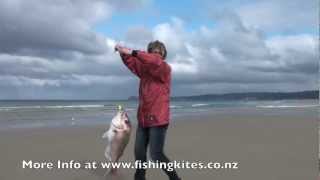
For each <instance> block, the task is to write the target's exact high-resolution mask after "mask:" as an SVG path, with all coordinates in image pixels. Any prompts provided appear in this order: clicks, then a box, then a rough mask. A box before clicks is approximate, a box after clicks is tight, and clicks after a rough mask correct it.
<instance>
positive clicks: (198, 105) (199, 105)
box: [191, 103, 209, 107]
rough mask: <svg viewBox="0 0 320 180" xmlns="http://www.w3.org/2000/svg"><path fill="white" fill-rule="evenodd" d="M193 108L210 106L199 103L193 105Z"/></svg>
mask: <svg viewBox="0 0 320 180" xmlns="http://www.w3.org/2000/svg"><path fill="white" fill-rule="evenodd" d="M191 106H192V107H201V106H209V104H201V103H199V104H192V105H191Z"/></svg>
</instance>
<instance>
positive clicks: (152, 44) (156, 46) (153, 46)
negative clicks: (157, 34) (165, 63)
mask: <svg viewBox="0 0 320 180" xmlns="http://www.w3.org/2000/svg"><path fill="white" fill-rule="evenodd" d="M154 49H159V50H160V52H161V56H162V58H163V59H166V57H167V49H166V46H165V45H164V44H163V43H162V42H160V41H158V40H155V41H151V42H150V43H149V44H148V53H151V52H152V51H153V50H154Z"/></svg>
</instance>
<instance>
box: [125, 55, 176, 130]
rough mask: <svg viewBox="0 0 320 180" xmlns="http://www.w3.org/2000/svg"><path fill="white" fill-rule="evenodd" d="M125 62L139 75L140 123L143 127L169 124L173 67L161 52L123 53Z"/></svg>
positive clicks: (138, 114) (138, 117)
mask: <svg viewBox="0 0 320 180" xmlns="http://www.w3.org/2000/svg"><path fill="white" fill-rule="evenodd" d="M121 58H122V61H123V63H124V64H125V65H126V66H127V67H128V68H129V69H130V71H131V72H132V73H133V74H135V75H136V76H138V77H139V79H140V86H139V107H138V113H137V119H138V123H139V124H140V125H141V126H142V127H152V126H161V125H166V124H169V119H170V107H169V104H170V84H171V68H170V66H169V65H168V64H167V63H166V62H165V61H164V60H163V59H162V57H161V56H160V55H159V54H155V53H147V52H144V51H136V52H135V54H134V56H132V55H125V54H121Z"/></svg>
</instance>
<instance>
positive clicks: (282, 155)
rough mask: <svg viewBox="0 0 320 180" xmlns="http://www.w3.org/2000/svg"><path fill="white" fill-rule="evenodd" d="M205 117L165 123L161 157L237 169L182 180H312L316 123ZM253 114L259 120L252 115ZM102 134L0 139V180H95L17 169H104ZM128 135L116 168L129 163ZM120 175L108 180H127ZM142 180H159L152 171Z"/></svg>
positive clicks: (18, 133) (90, 130)
mask: <svg viewBox="0 0 320 180" xmlns="http://www.w3.org/2000/svg"><path fill="white" fill-rule="evenodd" d="M235 114H237V113H233V114H232V113H231V114H229V115H223V113H221V114H219V113H216V114H211V115H203V116H198V117H196V116H193V117H189V118H185V119H188V120H184V121H176V120H175V121H172V123H171V125H170V128H169V129H168V133H167V141H166V147H165V152H166V154H167V155H168V156H169V158H170V159H171V160H178V161H181V160H188V161H203V162H209V161H218V162H228V161H229V162H234V161H236V162H238V163H239V165H238V169H220V170H208V169H206V170H193V169H178V170H177V171H178V173H179V175H180V176H181V177H182V178H183V180H195V179H198V180H213V179H219V180H230V179H236V180H309V179H310V180H312V179H316V178H317V169H318V168H317V163H318V161H317V158H316V157H317V154H318V151H317V150H318V147H317V143H318V139H317V126H316V125H317V120H316V118H317V117H313V116H312V115H311V116H305V117H306V118H303V117H304V116H301V117H287V116H283V117H279V116H267V115H265V116H261V115H257V114H254V113H253V114H251V115H245V114H241V115H240V114H239V115H238V116H235ZM258 114H259V113H258ZM106 128H107V126H99V127H71V128H42V129H25V130H15V131H13V130H11V131H2V132H0V148H1V150H0V161H1V164H0V180H20V179H21V180H57V179H59V180H88V179H90V180H102V179H110V178H109V177H103V174H104V172H105V171H106V170H105V169H101V168H98V169H95V170H88V169H78V170H75V169H73V170H71V169H66V170H61V169H56V168H54V169H51V170H48V169H38V170H30V169H22V160H34V161H41V162H54V163H55V161H56V160H63V161H66V160H76V161H79V162H84V161H104V160H105V158H104V149H105V142H104V140H103V139H101V138H100V137H101V135H102V133H103V132H104V130H105V129H106ZM134 137H135V131H133V134H132V136H131V140H130V143H129V145H128V147H127V149H126V150H125V154H124V156H123V157H122V158H121V161H128V162H130V161H131V162H132V161H133V160H134V159H133V158H134V156H133V144H134ZM133 172H134V170H133V169H120V175H119V177H118V178H116V179H128V180H131V179H133ZM147 179H149V180H160V179H162V180H164V179H167V177H166V176H165V174H164V173H163V172H162V171H161V170H159V169H151V170H148V172H147Z"/></svg>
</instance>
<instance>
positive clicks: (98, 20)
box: [0, 0, 319, 99]
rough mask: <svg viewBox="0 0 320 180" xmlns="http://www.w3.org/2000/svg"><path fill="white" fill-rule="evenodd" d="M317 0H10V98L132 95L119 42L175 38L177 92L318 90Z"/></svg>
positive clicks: (4, 45) (134, 83)
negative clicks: (117, 46)
mask: <svg viewBox="0 0 320 180" xmlns="http://www.w3.org/2000/svg"><path fill="white" fill-rule="evenodd" d="M318 7H319V6H318V2H317V1H314V0H305V1H301V0H281V1H279V0H224V1H222V0H197V1H196V0H186V1H169V0H161V1H160V0H55V1H51V0H29V1H25V0H1V1H0V99H126V98H128V97H129V96H137V95H138V86H139V79H138V78H137V77H135V76H134V75H133V74H132V73H131V72H129V71H128V69H127V68H126V67H125V66H124V65H123V64H122V61H121V59H120V57H119V55H118V54H117V53H115V52H114V45H115V44H117V43H120V44H121V45H125V46H127V47H130V48H132V49H139V50H145V48H146V46H147V44H148V42H150V41H153V40H160V41H162V42H164V43H165V45H166V47H167V50H168V56H167V59H166V61H167V62H168V63H169V64H170V66H171V68H172V89H171V95H172V96H188V95H200V94H221V93H233V92H262V91H264V92H265V91H267V92H278V91H285V92H291V91H303V90H313V89H318V77H319V74H318V72H319V58H318V57H319V54H318V50H319V49H318V35H319V25H318V24H319V23H318V21H319V18H318V14H319V9H318Z"/></svg>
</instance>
